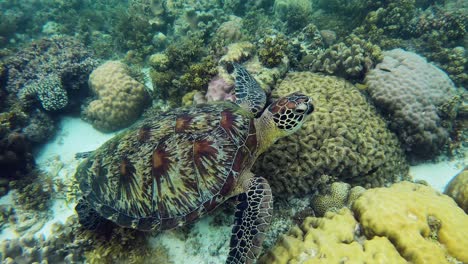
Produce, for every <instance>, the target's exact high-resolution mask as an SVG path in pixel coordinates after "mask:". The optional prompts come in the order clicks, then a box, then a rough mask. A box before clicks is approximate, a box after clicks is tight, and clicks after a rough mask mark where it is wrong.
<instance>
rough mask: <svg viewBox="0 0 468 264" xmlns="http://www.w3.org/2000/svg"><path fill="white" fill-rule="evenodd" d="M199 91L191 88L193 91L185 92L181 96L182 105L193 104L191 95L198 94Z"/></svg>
mask: <svg viewBox="0 0 468 264" xmlns="http://www.w3.org/2000/svg"><path fill="white" fill-rule="evenodd" d="M199 93H200V91H197V90H193V91H190V92H188V93H186V94H185V95H184V96H183V97H182V106H191V105H193V101H194V100H193V97H194V96H195V95H196V94H199Z"/></svg>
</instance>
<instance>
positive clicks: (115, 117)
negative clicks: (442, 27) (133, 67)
mask: <svg viewBox="0 0 468 264" xmlns="http://www.w3.org/2000/svg"><path fill="white" fill-rule="evenodd" d="M89 85H90V87H91V89H92V91H93V93H94V94H95V95H96V99H95V100H93V101H91V102H90V103H89V105H88V106H87V107H86V108H85V109H84V110H83V113H82V115H83V118H84V119H85V120H87V121H88V122H90V123H91V124H92V125H93V127H95V128H96V129H98V130H102V131H115V130H118V129H121V128H125V127H127V126H129V125H130V124H132V123H133V122H135V121H136V119H138V117H140V115H141V113H142V112H143V110H144V108H145V106H146V105H147V102H148V99H149V95H148V93H147V92H146V89H145V86H144V85H143V84H141V83H139V82H137V81H136V80H135V79H133V78H132V77H131V76H130V75H129V72H128V69H127V67H126V65H125V64H123V63H121V62H119V61H108V62H106V63H104V64H103V65H101V66H99V67H98V68H97V69H95V70H94V71H93V72H92V73H91V75H90V76H89Z"/></svg>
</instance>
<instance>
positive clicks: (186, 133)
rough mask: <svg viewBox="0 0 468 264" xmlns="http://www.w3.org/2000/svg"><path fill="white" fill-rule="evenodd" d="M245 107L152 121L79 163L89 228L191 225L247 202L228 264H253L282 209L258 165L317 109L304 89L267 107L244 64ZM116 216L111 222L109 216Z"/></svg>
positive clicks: (82, 208)
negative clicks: (230, 203)
mask: <svg viewBox="0 0 468 264" xmlns="http://www.w3.org/2000/svg"><path fill="white" fill-rule="evenodd" d="M233 66H234V70H235V71H234V73H235V76H236V80H235V98H236V101H235V103H233V102H220V103H214V104H204V105H197V106H192V107H189V108H178V109H174V110H171V111H169V112H167V113H164V114H162V115H158V116H154V117H150V118H147V119H145V120H143V121H142V122H141V123H138V124H136V125H135V126H133V127H131V128H129V129H128V130H126V131H125V132H122V133H121V134H119V135H117V136H115V137H114V138H112V139H110V140H109V141H107V142H106V143H104V144H103V145H102V146H101V147H100V148H98V149H97V150H95V151H93V152H92V153H91V154H90V155H89V156H88V157H87V159H86V160H84V161H83V162H82V163H81V164H80V166H79V167H78V170H77V173H76V178H77V179H78V181H79V185H80V189H81V191H82V193H83V198H82V199H80V201H79V203H78V205H77V206H76V208H75V209H76V211H77V212H78V215H79V220H80V223H81V224H82V225H84V226H85V227H87V228H90V229H96V228H99V225H100V223H102V221H107V220H111V221H113V222H114V223H116V224H118V225H120V226H122V227H128V228H134V229H139V230H144V231H150V230H167V229H171V228H175V227H178V226H182V225H184V224H187V223H190V222H193V221H195V220H197V219H199V218H200V217H201V216H202V215H204V214H206V213H209V212H211V211H212V210H213V209H215V208H216V207H217V206H218V205H219V204H221V203H223V202H224V201H226V200H227V199H229V198H230V197H234V196H237V206H236V207H237V208H236V212H235V222H234V225H233V228H232V236H231V242H230V252H229V256H228V258H227V261H226V263H236V264H239V263H253V262H254V261H255V259H256V258H257V257H258V255H259V254H260V251H261V244H262V242H263V239H264V236H265V235H264V234H265V233H264V232H265V231H266V229H267V227H268V226H269V223H270V219H271V213H272V202H273V199H272V194H271V190H270V186H269V185H268V182H267V181H266V180H265V179H264V178H262V177H257V176H255V175H254V174H253V173H252V172H250V169H251V167H252V165H253V163H254V162H255V160H256V158H257V157H258V156H259V155H260V154H261V153H263V152H264V151H265V150H266V149H267V148H268V147H269V146H270V145H272V144H273V143H274V142H275V141H276V140H277V139H279V138H280V137H283V136H286V135H289V134H291V133H293V132H294V131H296V130H297V129H298V128H299V127H300V126H301V124H302V123H303V121H304V119H305V118H306V116H307V115H309V114H310V113H312V111H313V105H312V102H311V99H310V98H309V97H307V96H305V95H302V94H300V93H294V94H291V95H289V96H286V97H284V98H281V99H279V100H277V101H275V102H274V103H272V104H271V105H270V106H268V107H267V108H266V109H265V110H263V109H264V106H265V103H266V95H265V93H264V91H263V90H262V89H261V88H260V86H259V85H258V83H257V82H256V81H255V79H254V78H252V76H251V75H250V74H249V73H248V72H247V71H246V70H245V69H244V68H243V67H242V66H240V65H238V64H234V65H233ZM105 219H107V220H105Z"/></svg>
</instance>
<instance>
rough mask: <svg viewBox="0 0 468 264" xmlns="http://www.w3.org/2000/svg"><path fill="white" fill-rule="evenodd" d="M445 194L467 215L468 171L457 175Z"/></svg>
mask: <svg viewBox="0 0 468 264" xmlns="http://www.w3.org/2000/svg"><path fill="white" fill-rule="evenodd" d="M445 193H446V194H447V195H448V196H450V197H452V198H453V199H454V200H455V202H457V204H458V205H459V206H460V207H461V208H462V209H463V210H465V212H466V213H468V170H466V169H465V170H464V171H463V172H462V173H460V174H458V175H457V176H456V177H455V178H454V179H453V180H451V181H450V183H449V184H448V186H447V189H445Z"/></svg>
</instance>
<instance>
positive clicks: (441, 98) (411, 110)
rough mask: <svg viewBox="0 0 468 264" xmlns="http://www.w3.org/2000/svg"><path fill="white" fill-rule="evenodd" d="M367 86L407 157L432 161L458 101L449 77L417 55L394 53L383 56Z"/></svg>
mask: <svg viewBox="0 0 468 264" xmlns="http://www.w3.org/2000/svg"><path fill="white" fill-rule="evenodd" d="M366 84H367V86H368V91H369V94H370V96H371V97H372V99H373V100H374V101H375V104H376V105H377V107H379V108H381V109H382V110H383V112H384V113H387V114H388V115H389V119H390V128H391V129H392V130H393V131H395V133H397V135H398V136H399V138H400V140H401V142H402V143H403V144H404V146H405V148H406V150H407V152H408V153H410V154H412V155H413V156H415V157H421V158H430V157H432V156H434V155H435V154H437V153H438V152H439V151H440V150H441V147H442V146H443V145H444V144H445V143H446V142H447V140H448V136H449V132H450V130H451V123H452V121H453V119H454V117H455V116H456V107H457V101H458V100H459V99H458V98H459V97H458V95H457V91H456V88H455V86H454V85H453V83H452V81H451V80H450V79H449V77H448V76H447V74H446V73H444V72H443V71H442V70H440V69H438V68H437V67H435V66H434V65H432V64H430V63H428V62H427V61H426V60H425V59H424V58H423V57H420V56H419V55H417V54H414V53H412V52H407V51H404V50H402V49H394V50H391V51H385V52H384V59H383V61H382V62H381V63H380V64H378V65H377V66H376V68H375V69H373V70H371V71H370V72H369V73H368V74H367V76H366Z"/></svg>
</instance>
